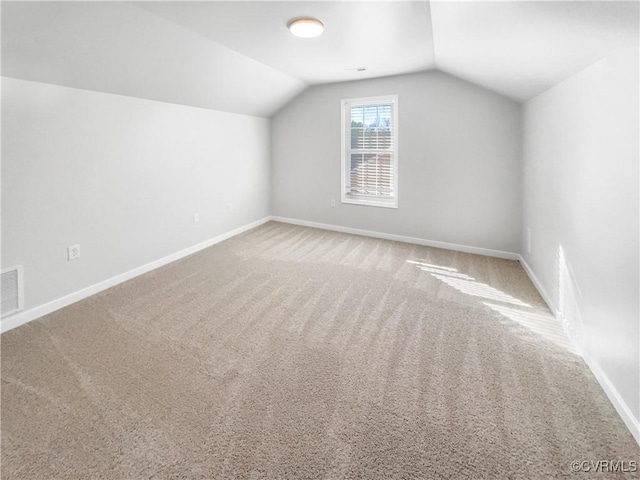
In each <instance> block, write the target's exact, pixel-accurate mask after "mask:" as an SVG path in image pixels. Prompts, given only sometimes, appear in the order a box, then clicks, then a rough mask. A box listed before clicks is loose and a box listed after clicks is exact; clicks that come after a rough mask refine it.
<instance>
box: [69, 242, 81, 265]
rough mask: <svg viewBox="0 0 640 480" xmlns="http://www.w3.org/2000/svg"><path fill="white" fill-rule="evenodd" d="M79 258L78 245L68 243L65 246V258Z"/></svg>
mask: <svg viewBox="0 0 640 480" xmlns="http://www.w3.org/2000/svg"><path fill="white" fill-rule="evenodd" d="M78 258H80V245H70V246H68V247H67V260H68V261H69V262H70V261H71V260H76V259H78Z"/></svg>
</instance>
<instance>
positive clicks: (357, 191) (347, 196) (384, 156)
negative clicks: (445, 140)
mask: <svg viewBox="0 0 640 480" xmlns="http://www.w3.org/2000/svg"><path fill="white" fill-rule="evenodd" d="M342 203H355V204H358V205H373V206H377V207H390V208H397V207H398V96H397V95H391V96H385V97H372V98H355V99H351V100H343V101H342Z"/></svg>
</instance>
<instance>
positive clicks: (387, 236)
mask: <svg viewBox="0 0 640 480" xmlns="http://www.w3.org/2000/svg"><path fill="white" fill-rule="evenodd" d="M271 220H273V221H275V222H281V223H289V224H292V225H300V226H303V227H312V228H319V229H322V230H330V231H333V232H340V233H350V234H353V235H362V236H364V237H373V238H382V239H384V240H394V241H396V242H405V243H413V244H415V245H423V246H425V247H435V248H443V249H445V250H455V251H457V252H465V253H474V254H476V255H485V256H488V257H496V258H505V259H507V260H518V259H519V257H520V255H518V254H517V253H511V252H504V251H502V250H491V249H489V248H480V247H471V246H469V245H459V244H456V243H447V242H439V241H436V240H426V239H423V238H415V237H405V236H403V235H395V234H392V233H383V232H374V231H372V230H362V229H360V228H351V227H343V226H340V225H330V224H327V223H318V222H310V221H307V220H298V219H297V218H288V217H278V216H272V217H271Z"/></svg>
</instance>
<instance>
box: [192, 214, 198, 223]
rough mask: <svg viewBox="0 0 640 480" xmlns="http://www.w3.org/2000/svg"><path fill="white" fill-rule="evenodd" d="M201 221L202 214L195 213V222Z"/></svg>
mask: <svg viewBox="0 0 640 480" xmlns="http://www.w3.org/2000/svg"><path fill="white" fill-rule="evenodd" d="M199 221H200V214H199V213H194V214H193V223H198V222H199Z"/></svg>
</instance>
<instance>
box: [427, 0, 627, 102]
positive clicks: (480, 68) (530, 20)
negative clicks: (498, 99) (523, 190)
mask: <svg viewBox="0 0 640 480" xmlns="http://www.w3.org/2000/svg"><path fill="white" fill-rule="evenodd" d="M431 15H432V17H433V34H434V38H435V56H436V64H437V67H438V68H439V69H441V70H444V71H446V72H448V73H451V74H453V75H457V76H459V77H462V78H465V79H467V80H470V81H472V82H474V83H477V84H479V85H482V86H484V87H487V88H490V89H492V90H495V91H497V92H499V93H502V94H503V95H506V96H509V97H511V98H514V99H516V100H520V101H524V100H528V99H530V98H531V97H533V96H535V95H537V94H539V93H542V92H544V91H545V90H547V89H549V88H550V87H552V86H553V85H556V84H557V83H559V82H561V81H562V80H564V79H566V78H568V77H570V76H571V75H573V74H575V73H577V72H579V71H580V70H583V69H584V68H586V67H588V66H589V65H592V64H593V63H595V62H596V61H598V60H600V59H602V58H603V57H605V56H606V55H607V54H608V53H609V52H611V51H613V50H616V49H618V48H623V47H625V46H635V47H637V46H638V20H639V18H638V15H639V12H638V3H637V2H607V1H605V2H593V1H574V2H567V1H546V2H545V1H532V2H431Z"/></svg>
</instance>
